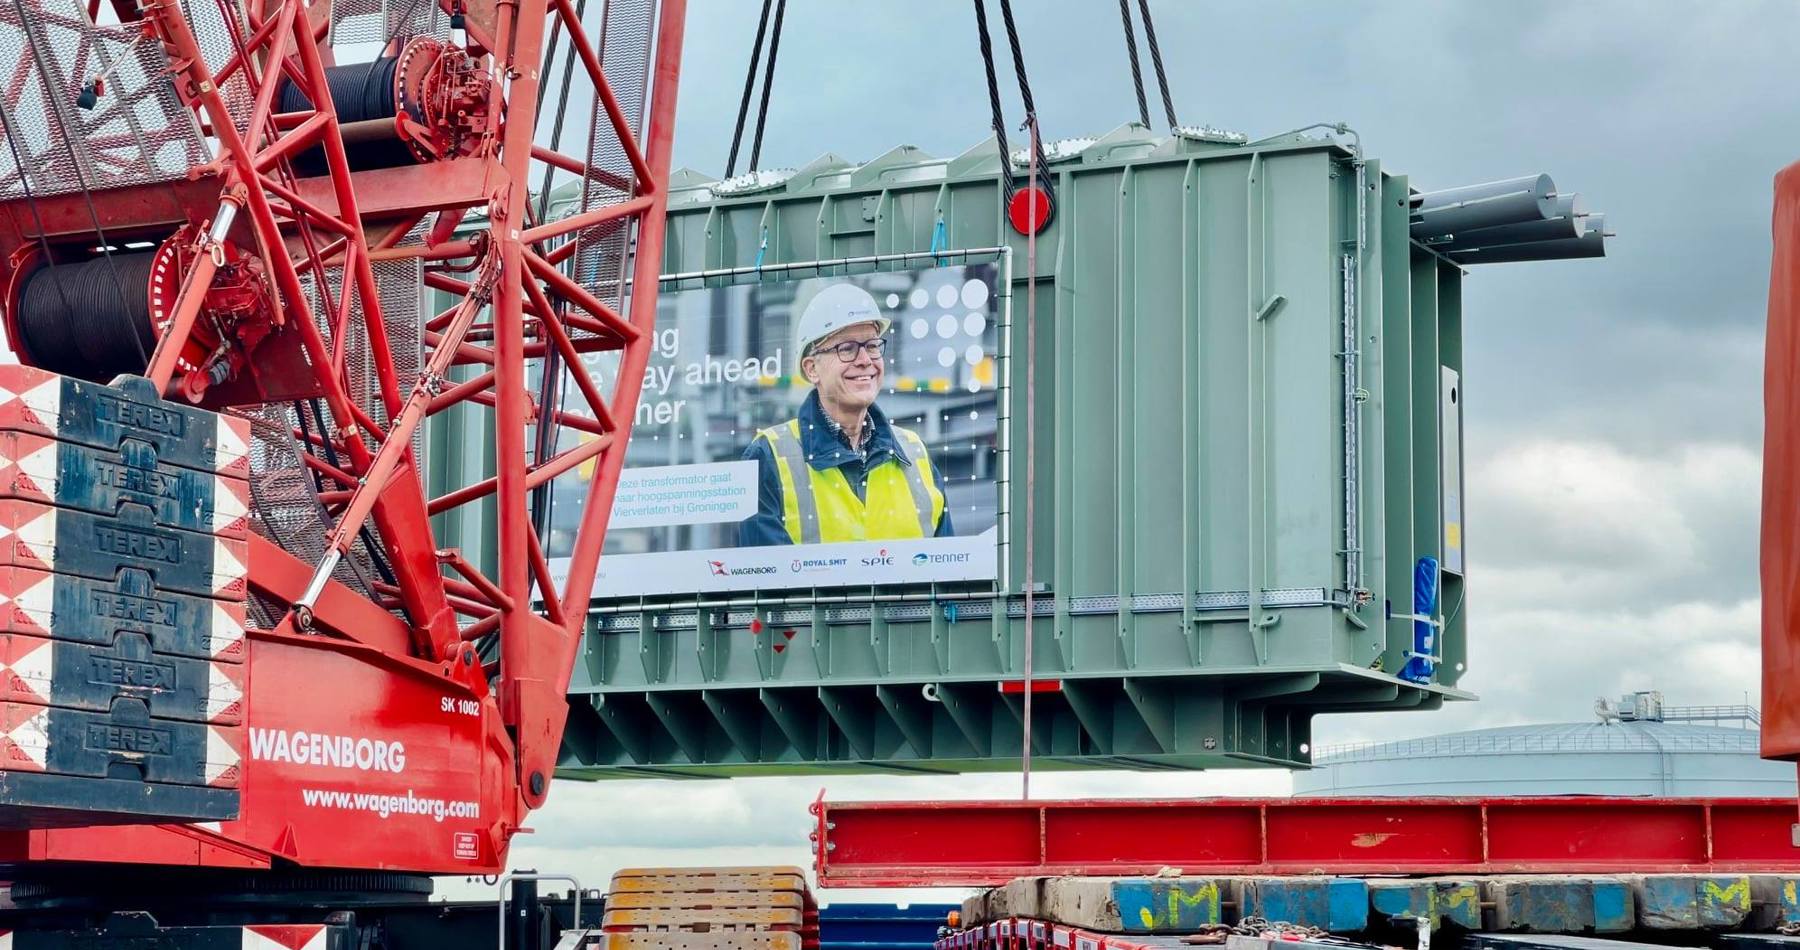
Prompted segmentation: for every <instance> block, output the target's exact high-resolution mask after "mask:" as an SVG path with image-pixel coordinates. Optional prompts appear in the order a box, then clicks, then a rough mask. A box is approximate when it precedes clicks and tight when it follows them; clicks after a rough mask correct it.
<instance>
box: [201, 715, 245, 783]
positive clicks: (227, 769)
mask: <svg viewBox="0 0 1800 950" xmlns="http://www.w3.org/2000/svg"><path fill="white" fill-rule="evenodd" d="M243 761H244V727H242V726H207V727H206V784H207V785H210V786H212V787H213V788H237V787H238V784H239V783H240V782H242V781H243V780H244V768H243V764H242V763H243Z"/></svg>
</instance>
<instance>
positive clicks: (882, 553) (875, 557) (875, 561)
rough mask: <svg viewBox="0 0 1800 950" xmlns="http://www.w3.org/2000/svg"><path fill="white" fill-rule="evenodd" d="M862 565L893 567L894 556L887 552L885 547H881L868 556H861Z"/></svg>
mask: <svg viewBox="0 0 1800 950" xmlns="http://www.w3.org/2000/svg"><path fill="white" fill-rule="evenodd" d="M862 565H863V567H893V566H894V556H893V555H891V554H889V553H888V549H887V548H882V549H881V550H879V551H876V552H875V553H874V554H872V555H870V556H869V557H865V558H863V559H862Z"/></svg>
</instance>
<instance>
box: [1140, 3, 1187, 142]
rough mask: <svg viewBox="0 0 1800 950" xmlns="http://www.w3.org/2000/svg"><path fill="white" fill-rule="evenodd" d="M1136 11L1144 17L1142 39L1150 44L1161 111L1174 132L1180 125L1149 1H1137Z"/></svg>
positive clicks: (1151, 63)
mask: <svg viewBox="0 0 1800 950" xmlns="http://www.w3.org/2000/svg"><path fill="white" fill-rule="evenodd" d="M1138 10H1139V12H1141V13H1142V14H1143V15H1144V39H1146V40H1148V41H1149V43H1150V65H1152V66H1154V67H1155V68H1156V84H1157V86H1158V87H1159V88H1161V90H1162V101H1163V111H1164V112H1166V113H1168V116H1169V130H1170V131H1174V130H1175V129H1177V128H1180V127H1181V123H1180V122H1177V121H1176V120H1175V99H1174V97H1173V96H1170V95H1169V74H1168V73H1166V72H1164V71H1163V58H1162V47H1160V46H1158V45H1157V44H1156V21H1155V20H1154V19H1152V18H1151V17H1150V0H1138ZM1146 124H1147V123H1146Z"/></svg>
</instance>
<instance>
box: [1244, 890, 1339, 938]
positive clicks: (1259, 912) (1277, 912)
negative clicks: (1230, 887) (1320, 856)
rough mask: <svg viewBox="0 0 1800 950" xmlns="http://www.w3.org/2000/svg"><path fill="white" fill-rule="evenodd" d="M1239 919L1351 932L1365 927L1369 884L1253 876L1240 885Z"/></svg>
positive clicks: (1335, 931) (1336, 931)
mask: <svg viewBox="0 0 1800 950" xmlns="http://www.w3.org/2000/svg"><path fill="white" fill-rule="evenodd" d="M1243 889H1244V897H1243V903H1242V910H1243V916H1245V917H1261V918H1263V919H1265V920H1269V921H1280V922H1284V923H1290V924H1300V925H1302V926H1306V927H1319V928H1322V929H1325V930H1329V931H1332V932H1333V933H1351V932H1355V931H1359V930H1362V929H1364V928H1365V927H1367V926H1368V923H1369V885H1368V882H1367V881H1363V880H1361V879H1358V878H1342V877H1256V878H1247V879H1245V881H1244V885H1243Z"/></svg>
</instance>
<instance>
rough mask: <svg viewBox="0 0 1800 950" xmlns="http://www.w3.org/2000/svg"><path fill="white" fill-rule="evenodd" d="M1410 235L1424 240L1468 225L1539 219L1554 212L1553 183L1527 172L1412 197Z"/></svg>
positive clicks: (1461, 229) (1450, 232) (1486, 226)
mask: <svg viewBox="0 0 1800 950" xmlns="http://www.w3.org/2000/svg"><path fill="white" fill-rule="evenodd" d="M1412 204H1413V208H1412V227H1411V229H1410V230H1411V232H1412V236H1413V237H1414V238H1415V239H1418V240H1427V239H1429V238H1433V237H1438V236H1440V235H1445V234H1454V233H1456V232H1458V231H1466V230H1469V229H1471V228H1492V227H1499V226H1500V225H1503V224H1517V223H1519V222H1522V221H1541V220H1543V219H1544V218H1548V217H1553V216H1554V215H1555V214H1556V213H1557V207H1556V185H1555V184H1554V183H1553V182H1551V181H1550V176H1549V175H1527V176H1525V177H1523V178H1508V179H1506V180H1504V181H1490V182H1484V183H1482V184H1479V185H1465V186H1463V187H1461V188H1446V189H1444V190H1443V191H1428V192H1425V193H1424V194H1421V195H1416V196H1414V198H1413V200H1412Z"/></svg>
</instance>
